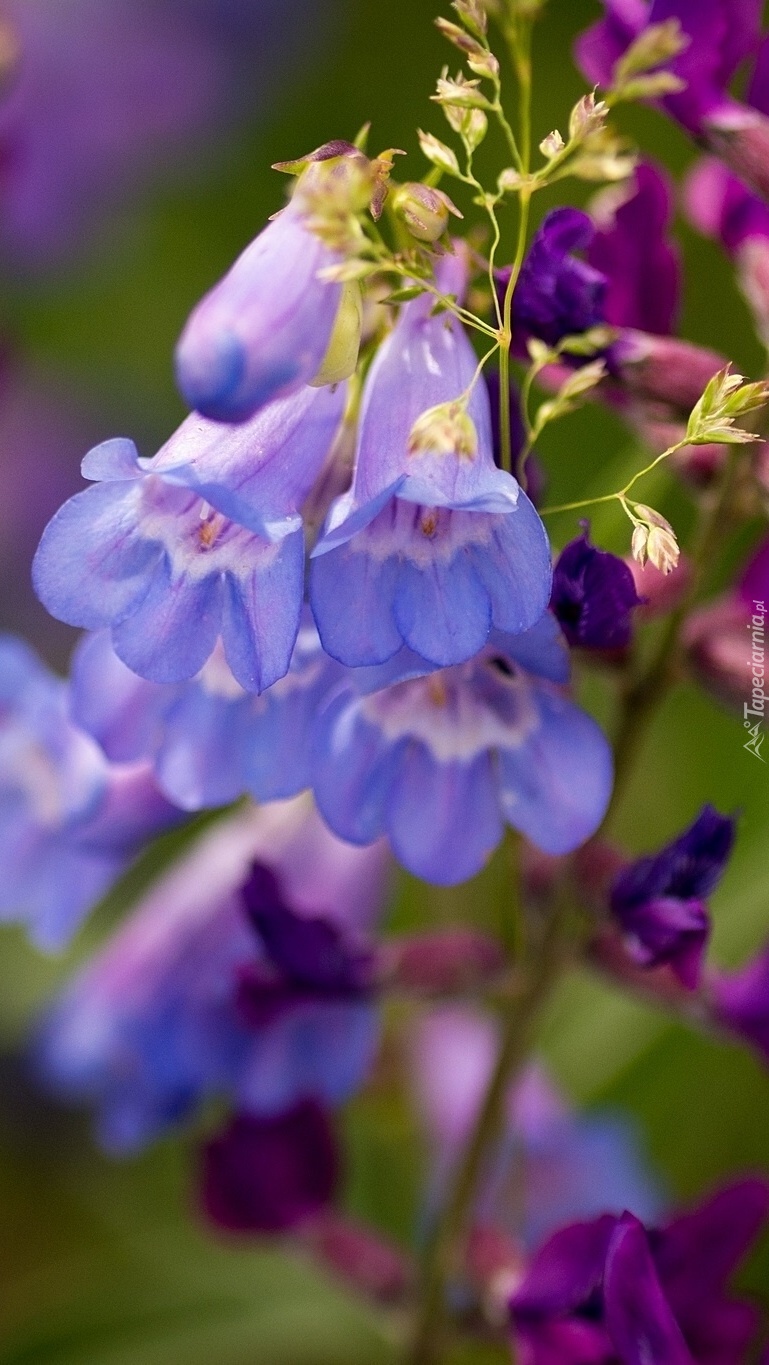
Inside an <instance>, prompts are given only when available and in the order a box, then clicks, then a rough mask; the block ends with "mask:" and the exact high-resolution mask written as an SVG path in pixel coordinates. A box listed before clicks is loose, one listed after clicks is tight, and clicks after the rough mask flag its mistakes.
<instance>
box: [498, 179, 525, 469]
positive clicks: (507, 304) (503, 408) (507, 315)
mask: <svg viewBox="0 0 769 1365" xmlns="http://www.w3.org/2000/svg"><path fill="white" fill-rule="evenodd" d="M530 204H531V192H530V191H529V189H528V188H527V187H526V186H524V187H523V188H522V189H521V198H520V216H519V219H518V243H517V246H516V250H515V260H514V261H513V265H512V269H511V271H510V279H509V280H508V282H507V289H506V290H505V301H504V304H503V307H502V332H501V336H500V341H499V429H500V438H501V440H500V443H501V461H502V468H503V469H505V470H506V471H507V473H508V474H512V472H513V444H512V438H511V430H510V347H511V345H512V341H513V329H512V323H513V294H514V293H515V286H516V284H517V283H518V276H519V275H520V273H521V266H522V265H523V258H524V256H525V254H526V240H527V237H528V231H529V207H530Z"/></svg>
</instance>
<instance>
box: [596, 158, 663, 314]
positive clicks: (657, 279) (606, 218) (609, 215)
mask: <svg viewBox="0 0 769 1365" xmlns="http://www.w3.org/2000/svg"><path fill="white" fill-rule="evenodd" d="M591 212H592V215H593V218H594V221H595V223H596V226H597V231H596V233H595V235H594V236H593V238H592V241H591V242H590V243H589V244H588V249H587V259H588V261H589V263H590V265H591V266H593V268H594V269H595V270H598V271H600V273H601V274H602V275H603V276H604V278H605V280H606V291H605V294H604V297H603V303H602V307H601V313H602V317H603V321H604V322H606V323H608V324H609V326H610V327H620V328H625V327H633V328H637V329H638V330H639V331H642V332H653V333H655V334H657V335H659V336H667V335H668V334H669V333H671V332H673V331H675V327H676V322H677V319H678V312H679V305H680V297H681V257H680V252H679V251H678V248H677V247H676V245H675V243H674V242H673V241H672V240H671V237H670V226H671V222H672V217H673V196H672V194H671V190H670V184H669V181H668V178H667V176H666V174H665V173H664V171H663V170H662V169H661V168H660V167H659V166H657V165H656V164H655V163H654V162H651V161H639V162H638V164H637V166H636V168H635V170H634V172H633V175H632V177H631V179H630V181H629V182H628V185H627V187H623V188H622V190H619V189H618V187H617V186H614V187H613V189H609V190H608V191H606V192H604V194H603V195H599V196H598V197H597V199H596V200H595V201H594V203H593V205H592V206H591Z"/></svg>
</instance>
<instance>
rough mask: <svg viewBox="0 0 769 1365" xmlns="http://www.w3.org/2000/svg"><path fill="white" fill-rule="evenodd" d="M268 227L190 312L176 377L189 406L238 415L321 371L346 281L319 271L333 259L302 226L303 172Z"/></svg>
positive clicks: (218, 416) (307, 211)
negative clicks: (326, 275)
mask: <svg viewBox="0 0 769 1365" xmlns="http://www.w3.org/2000/svg"><path fill="white" fill-rule="evenodd" d="M327 166H328V163H327V162H325V163H320V166H318V167H316V166H314V165H311V166H310V167H309V169H308V170H307V171H305V172H304V174H303V175H302V176H301V177H300V179H299V182H298V184H297V186H296V188H295V190H294V195H293V198H292V199H291V201H290V203H289V205H288V207H287V208H285V209H283V211H282V213H279V214H278V216H277V218H275V219H273V221H272V222H271V223H269V224H268V226H267V227H266V228H264V229H263V231H262V232H260V233H259V236H258V237H256V238H255V240H254V241H253V242H251V244H250V245H249V246H247V247H246V249H245V251H244V252H243V253H242V254H241V255H240V256H239V257H238V259H237V260H236V261H235V264H234V265H233V266H232V267H231V268H230V270H228V272H227V274H226V275H225V276H224V278H223V279H222V280H220V281H219V283H218V284H216V285H215V286H214V288H213V289H212V290H210V292H209V293H208V294H206V296H205V298H204V299H202V300H201V302H200V303H199V304H198V305H197V306H196V307H195V309H194V310H193V312H192V313H191V315H190V317H189V319H188V321H187V323H186V325H185V328H184V331H183V332H182V335H181V337H180V339H179V343H178V346H177V348H176V377H177V382H178V384H179V388H180V390H181V392H182V394H183V395H184V398H185V400H186V401H187V402H188V403H189V405H190V407H191V408H196V409H197V410H198V411H199V412H201V413H202V414H203V415H204V416H205V417H210V418H213V419H215V420H217V421H222V422H244V421H246V420H247V419H248V418H250V417H252V416H253V414H254V413H255V412H258V411H259V410H260V409H261V408H263V407H264V405H265V404H266V403H271V402H273V401H274V400H275V399H280V398H285V397H287V396H288V395H290V394H292V393H294V392H296V390H297V389H300V388H301V387H302V385H304V384H310V383H312V381H313V380H314V379H315V377H316V375H317V374H318V372H319V370H320V368H321V363H322V361H323V357H324V356H325V354H326V350H327V348H328V345H329V342H330V340H331V334H332V330H333V328H334V322H335V319H336V316H337V313H338V312H339V308H340V304H341V302H342V285H341V284H337V283H334V282H330V281H328V280H324V279H323V278H322V271H323V270H324V269H326V268H328V267H330V266H332V265H334V264H337V263H338V262H339V261H340V259H341V257H340V254H339V252H337V251H333V250H331V248H330V247H328V246H327V245H326V244H325V243H324V242H323V241H322V240H321V238H320V237H319V236H318V235H317V233H316V232H315V231H313V230H312V228H311V227H309V226H308V225H307V220H308V218H310V217H311V215H312V207H311V205H310V204H309V203H308V202H307V200H306V190H305V177H306V176H308V175H313V174H314V173H315V172H316V171H318V170H320V171H325V169H326V167H327Z"/></svg>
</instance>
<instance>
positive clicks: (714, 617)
mask: <svg viewBox="0 0 769 1365" xmlns="http://www.w3.org/2000/svg"><path fill="white" fill-rule="evenodd" d="M748 621H749V617H748V611H747V608H746V606H745V605H744V603H742V602H741V601H740V600H739V598H737V597H731V596H730V597H725V598H721V599H720V600H719V601H716V602H712V603H708V605H707V606H704V607H700V608H699V609H698V610H697V611H695V612H692V614H691V616H690V617H689V618H688V620H687V622H686V626H685V628H684V637H683V639H684V649H685V658H686V662H687V665H688V667H689V671H690V673H691V674H692V675H693V677H694V678H695V680H696V681H697V682H698V683H699V685H700V686H701V687H702V688H704V690H705V691H706V692H708V693H709V694H710V695H711V696H712V697H714V698H715V700H716V701H718V702H720V703H721V704H722V706H726V707H728V708H729V710H731V711H735V712H736V713H737V714H738V715H740V716H741V715H742V711H743V706H744V705H745V702H746V701H747V700H748V699H749V697H750V693H751V687H752V678H751V676H750V636H749V635H748V634H747V626H748Z"/></svg>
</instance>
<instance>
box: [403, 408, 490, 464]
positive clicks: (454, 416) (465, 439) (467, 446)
mask: <svg viewBox="0 0 769 1365" xmlns="http://www.w3.org/2000/svg"><path fill="white" fill-rule="evenodd" d="M477 450H478V433H477V431H476V430H475V423H474V422H473V419H472V417H471V416H470V414H469V412H468V411H467V408H466V407H465V405H464V403H462V401H461V400H460V399H454V400H453V401H452V402H450V403H438V404H437V405H436V406H435V407H434V408H428V409H427V411H426V412H423V413H421V414H420V416H419V417H417V420H416V422H415V423H414V425H413V427H412V428H411V432H410V434H409V443H408V452H409V455H427V454H431V455H456V456H458V457H460V458H464V459H467V460H472V459H474V457H475V454H476V452H477Z"/></svg>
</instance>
